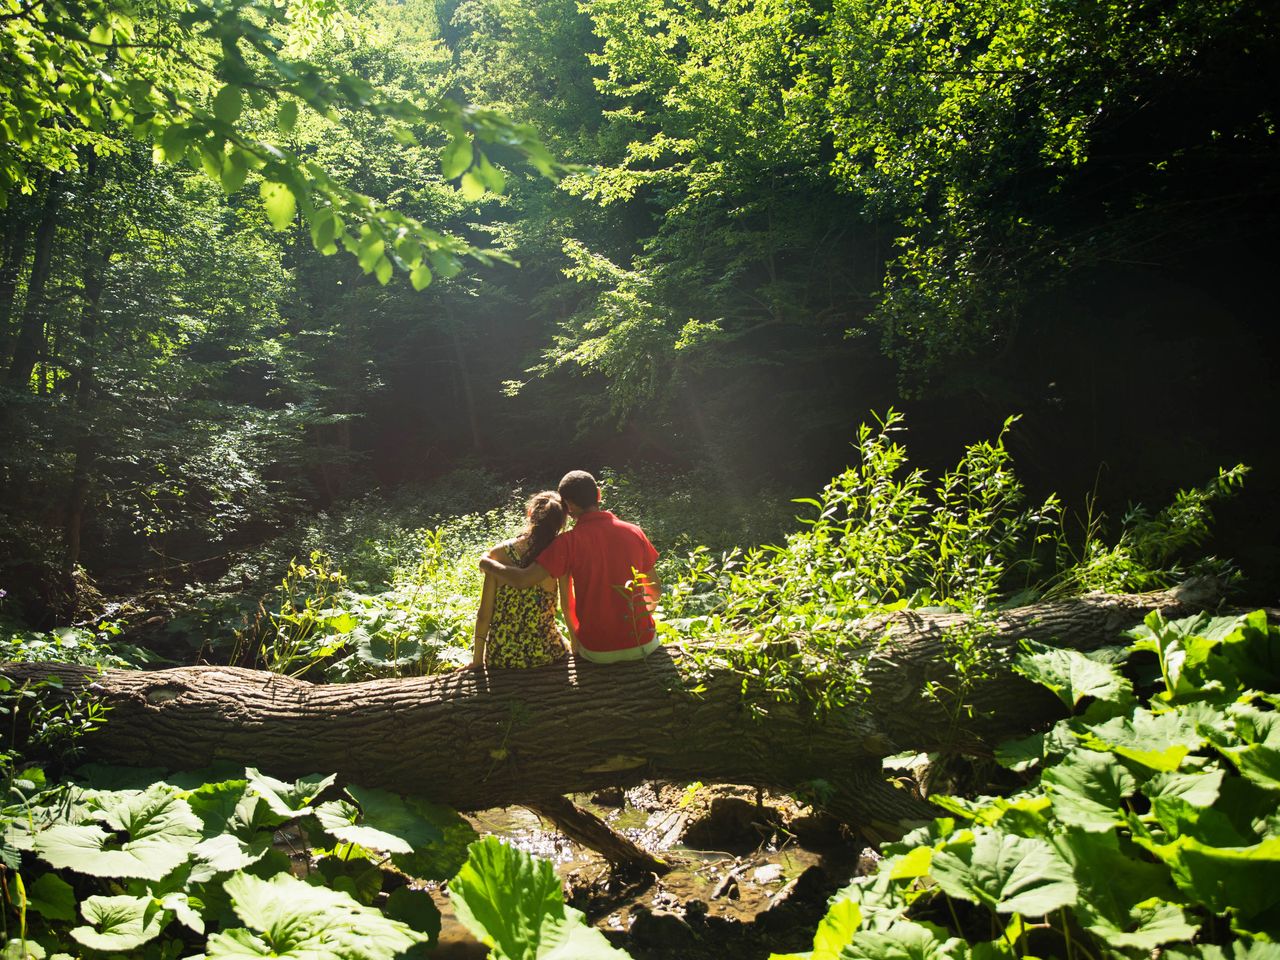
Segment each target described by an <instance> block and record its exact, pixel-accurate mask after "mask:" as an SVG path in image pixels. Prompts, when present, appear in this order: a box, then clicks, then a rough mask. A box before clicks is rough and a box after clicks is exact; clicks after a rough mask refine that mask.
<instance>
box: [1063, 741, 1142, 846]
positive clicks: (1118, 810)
mask: <svg viewBox="0 0 1280 960" xmlns="http://www.w3.org/2000/svg"><path fill="white" fill-rule="evenodd" d="M1041 782H1042V783H1044V784H1045V786H1046V787H1047V788H1048V790H1049V795H1050V797H1051V799H1052V803H1053V812H1054V814H1055V815H1056V816H1057V818H1058V819H1059V820H1061V821H1062V822H1063V823H1070V824H1075V825H1076V826H1079V827H1081V828H1082V829H1085V830H1095V831H1103V830H1110V829H1112V828H1113V827H1115V826H1117V825H1119V824H1122V823H1124V822H1125V818H1126V810H1125V808H1124V801H1125V798H1126V797H1129V796H1131V795H1132V794H1133V793H1134V792H1135V791H1136V790H1137V787H1138V784H1137V781H1136V780H1135V779H1134V777H1133V774H1131V773H1130V772H1129V771H1128V770H1126V769H1125V768H1124V767H1123V766H1121V765H1120V764H1119V763H1118V762H1117V761H1116V759H1115V757H1114V756H1113V755H1112V754H1110V753H1098V752H1095V751H1093V750H1077V751H1075V752H1073V753H1071V754H1069V755H1068V756H1067V757H1066V758H1065V759H1063V760H1062V762H1061V763H1058V764H1056V765H1054V766H1052V767H1050V768H1049V769H1048V770H1046V771H1045V772H1044V774H1043V775H1042V776H1041Z"/></svg>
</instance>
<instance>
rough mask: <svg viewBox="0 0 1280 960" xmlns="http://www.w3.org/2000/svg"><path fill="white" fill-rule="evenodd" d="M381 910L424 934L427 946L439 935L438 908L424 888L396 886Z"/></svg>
mask: <svg viewBox="0 0 1280 960" xmlns="http://www.w3.org/2000/svg"><path fill="white" fill-rule="evenodd" d="M383 912H384V913H385V914H386V915H387V916H388V917H390V918H391V919H392V920H399V921H401V922H402V923H407V924H408V925H409V926H410V927H411V928H413V929H414V930H417V931H418V932H419V933H423V934H426V935H427V937H428V938H429V939H428V941H427V944H428V946H430V945H431V944H434V943H435V939H436V937H438V936H439V935H440V908H439V907H437V906H436V902H435V900H433V899H432V898H431V894H429V893H427V891H425V890H414V889H413V888H412V887H397V888H396V889H395V890H392V891H391V896H389V897H387V905H386V907H385V908H384V909H383Z"/></svg>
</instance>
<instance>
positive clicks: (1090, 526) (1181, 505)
mask: <svg viewBox="0 0 1280 960" xmlns="http://www.w3.org/2000/svg"><path fill="white" fill-rule="evenodd" d="M1248 472H1249V468H1248V467H1246V466H1245V465H1244V464H1237V465H1236V466H1234V467H1232V468H1231V469H1229V470H1228V469H1225V468H1219V470H1218V475H1217V476H1216V477H1215V478H1213V479H1212V480H1210V481H1209V482H1208V483H1206V484H1204V485H1203V486H1200V487H1192V488H1190V489H1186V490H1179V491H1178V493H1177V494H1176V495H1175V496H1174V500H1173V503H1171V504H1169V505H1168V506H1167V507H1164V508H1163V509H1161V510H1160V511H1158V512H1157V513H1156V514H1154V515H1152V514H1151V513H1150V511H1149V510H1148V509H1147V508H1146V507H1143V506H1141V505H1139V506H1136V507H1133V508H1131V509H1130V510H1129V511H1128V512H1127V513H1126V514H1125V516H1124V518H1123V520H1122V524H1121V530H1120V534H1119V537H1118V538H1117V539H1116V542H1115V543H1114V544H1112V545H1108V544H1107V543H1106V542H1105V536H1104V534H1103V530H1102V527H1103V519H1104V518H1103V517H1101V516H1096V515H1094V514H1093V513H1092V512H1090V513H1089V514H1088V517H1087V520H1086V521H1085V523H1084V525H1083V526H1084V537H1083V543H1082V544H1081V545H1080V546H1079V547H1078V548H1076V547H1074V546H1073V545H1072V544H1071V542H1070V540H1069V539H1067V538H1065V537H1064V538H1062V539H1060V540H1059V546H1060V548H1061V549H1062V550H1063V552H1064V554H1065V556H1064V557H1062V558H1059V562H1058V565H1059V568H1060V569H1061V570H1062V574H1061V576H1060V579H1059V582H1058V584H1057V585H1056V586H1051V587H1050V588H1049V589H1050V590H1053V589H1066V590H1069V591H1072V592H1074V591H1077V590H1103V591H1110V592H1122V591H1133V592H1141V591H1143V590H1155V589H1159V588H1161V587H1170V586H1173V585H1174V584H1175V583H1178V582H1180V581H1182V580H1185V579H1187V578H1188V577H1190V576H1197V575H1206V574H1208V575H1213V576H1216V577H1218V578H1219V579H1221V580H1223V581H1224V582H1230V581H1231V580H1232V579H1234V578H1236V577H1237V575H1238V574H1237V571H1236V570H1235V569H1234V567H1233V566H1232V565H1231V563H1230V562H1229V561H1223V560H1219V559H1217V558H1214V557H1205V558H1201V559H1199V560H1197V561H1196V562H1195V563H1194V564H1192V565H1189V566H1188V565H1186V564H1185V563H1184V562H1183V561H1182V557H1183V556H1185V555H1186V552H1187V550H1188V549H1189V548H1192V547H1198V546H1200V545H1201V544H1203V543H1204V542H1205V540H1206V539H1208V537H1209V532H1210V528H1209V524H1210V521H1211V520H1212V512H1211V508H1212V506H1213V504H1215V503H1218V502H1221V501H1222V500H1224V499H1227V498H1229V497H1231V496H1233V495H1234V494H1235V493H1237V492H1238V491H1239V490H1240V487H1241V486H1242V484H1243V483H1244V478H1245V475H1246V474H1247V473H1248Z"/></svg>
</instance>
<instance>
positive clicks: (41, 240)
mask: <svg viewBox="0 0 1280 960" xmlns="http://www.w3.org/2000/svg"><path fill="white" fill-rule="evenodd" d="M62 192H63V182H62V176H61V175H60V174H57V173H53V174H50V175H49V182H48V186H47V187H46V188H45V195H44V204H43V206H42V207H41V210H40V222H39V224H38V225H37V227H36V235H35V258H34V260H33V261H32V264H31V275H30V276H29V277H28V279H27V295H26V300H25V302H24V304H23V308H22V321H21V323H20V325H19V327H18V339H17V341H16V342H15V343H14V345H13V359H12V361H11V362H10V364H9V383H10V385H12V386H13V387H14V388H16V389H24V388H25V387H26V386H27V384H28V383H29V382H30V380H31V373H32V371H34V370H35V368H36V360H37V359H38V358H39V356H40V350H41V347H42V346H43V345H44V322H45V302H44V287H45V283H46V282H47V281H48V279H49V271H50V266H51V264H52V262H53V237H54V234H55V233H56V232H57V227H58V211H59V209H60V208H61V206H62Z"/></svg>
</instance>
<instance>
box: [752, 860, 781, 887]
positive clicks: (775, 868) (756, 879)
mask: <svg viewBox="0 0 1280 960" xmlns="http://www.w3.org/2000/svg"><path fill="white" fill-rule="evenodd" d="M781 879H782V864H780V863H766V864H765V865H764V866H763V867H756V869H755V870H753V871H752V872H751V882H752V883H757V884H766V883H777V882H778V881H779V880H781Z"/></svg>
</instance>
